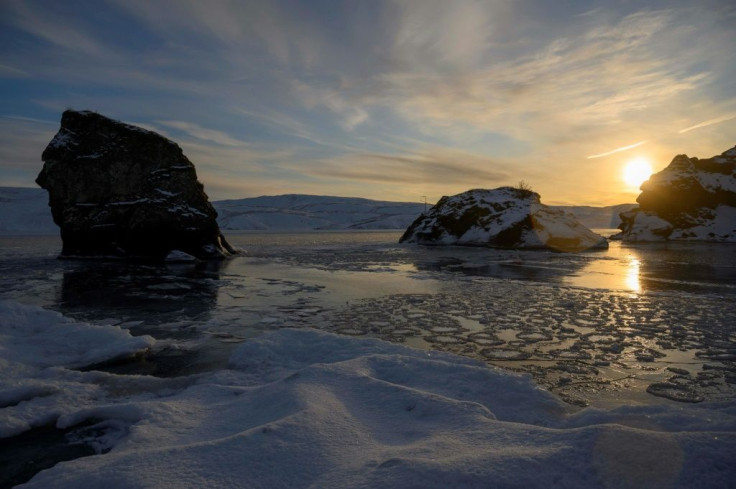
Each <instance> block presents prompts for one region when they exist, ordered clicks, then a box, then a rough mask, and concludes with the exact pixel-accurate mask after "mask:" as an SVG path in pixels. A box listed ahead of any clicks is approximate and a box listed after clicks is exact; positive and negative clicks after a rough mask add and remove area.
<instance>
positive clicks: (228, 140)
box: [156, 121, 246, 147]
mask: <svg viewBox="0 0 736 489" xmlns="http://www.w3.org/2000/svg"><path fill="white" fill-rule="evenodd" d="M156 123H158V124H161V125H163V126H166V127H171V128H174V129H178V130H180V131H183V132H185V133H186V134H188V135H190V136H192V137H194V138H196V139H199V140H201V141H210V142H213V143H215V144H219V145H222V146H236V147H237V146H245V145H246V143H245V142H244V141H241V140H239V139H235V138H233V137H231V136H230V135H228V134H225V133H224V132H221V131H216V130H214V129H207V128H205V127H202V126H200V125H199V124H195V123H193V122H186V121H156Z"/></svg>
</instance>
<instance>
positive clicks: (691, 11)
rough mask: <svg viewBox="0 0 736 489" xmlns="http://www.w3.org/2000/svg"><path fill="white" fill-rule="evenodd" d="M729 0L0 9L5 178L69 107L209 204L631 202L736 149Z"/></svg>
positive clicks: (11, 178) (13, 5) (23, 166)
mask: <svg viewBox="0 0 736 489" xmlns="http://www.w3.org/2000/svg"><path fill="white" fill-rule="evenodd" d="M734 25H736V5H734V4H733V3H732V2H729V1H725V0H724V1H715V0H704V1H700V2H691V1H676V0H673V1H662V2H646V1H623V0H622V1H606V2H602V1H599V2H595V1H562V0H560V1H555V2H551V1H541V0H534V1H532V0H520V1H513V2H512V1H471V0H468V1H465V0H462V1H461V0H456V1H455V0H361V1H357V0H356V1H337V0H331V1H321V0H312V1H307V0H303V1H296V0H268V1H234V0H233V1H207V2H204V1H196V0H178V1H155V0H106V1H105V0H98V1H73V0H65V1H63V2H60V1H32V0H22V1H15V0H0V85H1V88H2V90H0V185H4V186H5V185H12V186H33V185H34V183H33V180H34V179H35V177H36V175H37V174H38V172H39V171H40V169H41V166H42V162H41V159H40V155H41V153H42V151H43V149H44V147H45V146H46V144H48V142H49V140H50V139H51V137H52V136H53V135H54V133H55V132H56V131H57V130H58V126H59V119H60V116H61V112H62V111H63V110H65V109H67V108H74V109H79V110H82V109H89V110H96V111H98V112H100V113H102V114H104V115H107V116H109V117H112V118H115V119H119V120H123V121H125V122H128V123H132V124H137V125H141V126H143V127H146V128H149V129H152V130H155V131H157V132H159V133H161V134H164V135H166V136H167V137H169V138H171V139H173V140H174V141H176V142H177V143H179V145H180V146H181V147H182V148H183V149H184V152H185V154H186V155H187V156H188V157H189V159H190V160H192V162H193V163H194V164H195V165H196V167H197V171H198V174H199V178H200V180H201V181H202V182H203V183H204V184H205V188H206V190H207V192H208V194H209V195H210V197H211V198H212V199H216V200H219V199H224V198H239V197H251V196H257V195H275V194H282V193H308V194H327V195H344V196H358V197H367V198H375V199H383V200H398V201H420V200H422V198H423V196H426V197H427V199H428V200H429V201H435V200H437V199H438V198H439V197H440V196H442V195H450V194H455V193H459V192H462V191H464V190H467V189H470V188H494V187H497V186H500V185H508V184H512V185H513V184H516V183H518V182H519V181H520V180H524V181H525V182H527V183H528V184H530V185H531V186H532V187H533V188H534V189H535V190H536V191H538V192H539V193H540V194H541V195H542V200H543V202H546V203H550V204H561V203H567V204H588V205H607V204H615V203H621V202H631V201H633V200H634V199H635V198H636V195H637V194H638V191H637V190H636V189H635V188H628V187H626V185H625V184H624V183H623V182H622V180H621V172H622V168H623V166H624V165H625V164H626V162H627V161H629V160H631V159H632V158H636V157H645V158H648V159H649V160H650V161H651V162H652V166H653V167H654V168H655V170H659V169H661V168H663V167H664V166H666V165H667V164H668V163H669V161H670V160H671V159H672V157H673V156H674V155H675V154H678V153H686V154H688V155H690V156H698V157H710V156H713V155H715V154H719V153H721V152H722V151H725V150H726V149H729V148H731V147H733V146H734V145H735V144H736V28H734Z"/></svg>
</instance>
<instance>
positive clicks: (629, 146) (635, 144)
mask: <svg viewBox="0 0 736 489" xmlns="http://www.w3.org/2000/svg"><path fill="white" fill-rule="evenodd" d="M646 143H647V141H639V142H638V143H634V144H629V145H628V146H622V147H620V148H616V149H614V150H611V151H607V152H605V153H600V154H597V155H590V156H588V159H593V158H603V157H604V156H609V155H612V154H614V153H619V152H621V151H627V150H629V149H634V148H638V147H639V146H642V145H644V144H646Z"/></svg>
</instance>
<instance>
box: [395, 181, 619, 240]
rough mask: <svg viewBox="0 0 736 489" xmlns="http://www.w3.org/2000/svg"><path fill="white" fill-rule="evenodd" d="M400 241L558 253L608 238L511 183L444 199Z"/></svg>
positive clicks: (411, 227) (419, 218) (420, 217)
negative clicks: (549, 250)
mask: <svg viewBox="0 0 736 489" xmlns="http://www.w3.org/2000/svg"><path fill="white" fill-rule="evenodd" d="M399 241H400V242H401V243H416V244H423V245H469V246H489V247H494V248H522V249H553V250H557V251H583V250H588V249H606V248H608V241H606V238H604V237H603V236H599V235H597V234H595V233H593V232H592V231H590V230H589V229H588V228H586V227H585V226H583V225H582V224H580V223H579V222H578V220H577V219H575V217H574V216H573V215H572V214H570V213H567V212H565V211H563V210H562V209H556V208H553V207H549V206H546V205H544V204H542V203H541V202H540V198H539V194H537V193H536V192H531V191H529V190H525V189H518V188H512V187H500V188H497V189H494V190H485V189H476V190H469V191H467V192H463V193H461V194H458V195H454V196H452V197H442V198H441V199H440V200H439V201H438V202H437V204H435V205H434V206H433V207H432V208H431V209H429V210H428V211H427V212H426V213H424V214H422V215H421V216H419V217H418V218H417V220H416V221H414V223H413V224H412V225H411V226H409V228H408V229H407V230H406V232H405V233H404V235H403V236H402V237H401V239H400V240H399Z"/></svg>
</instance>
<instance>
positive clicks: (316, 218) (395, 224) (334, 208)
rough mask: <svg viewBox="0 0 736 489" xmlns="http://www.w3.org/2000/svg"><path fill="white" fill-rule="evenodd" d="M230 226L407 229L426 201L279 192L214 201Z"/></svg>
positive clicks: (224, 226)
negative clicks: (414, 201) (280, 193)
mask: <svg viewBox="0 0 736 489" xmlns="http://www.w3.org/2000/svg"><path fill="white" fill-rule="evenodd" d="M214 206H215V209H217V212H218V214H219V217H218V222H219V224H220V228H222V229H224V230H227V229H261V230H267V229H273V230H308V229H404V228H406V227H407V226H408V225H409V224H411V222H412V221H413V220H414V219H416V217H417V216H418V215H419V214H421V213H422V211H423V210H424V205H423V204H413V203H407V202H382V201H376V200H368V199H358V198H350V197H327V196H316V195H279V196H274V197H255V198H249V199H238V200H221V201H217V202H214Z"/></svg>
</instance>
